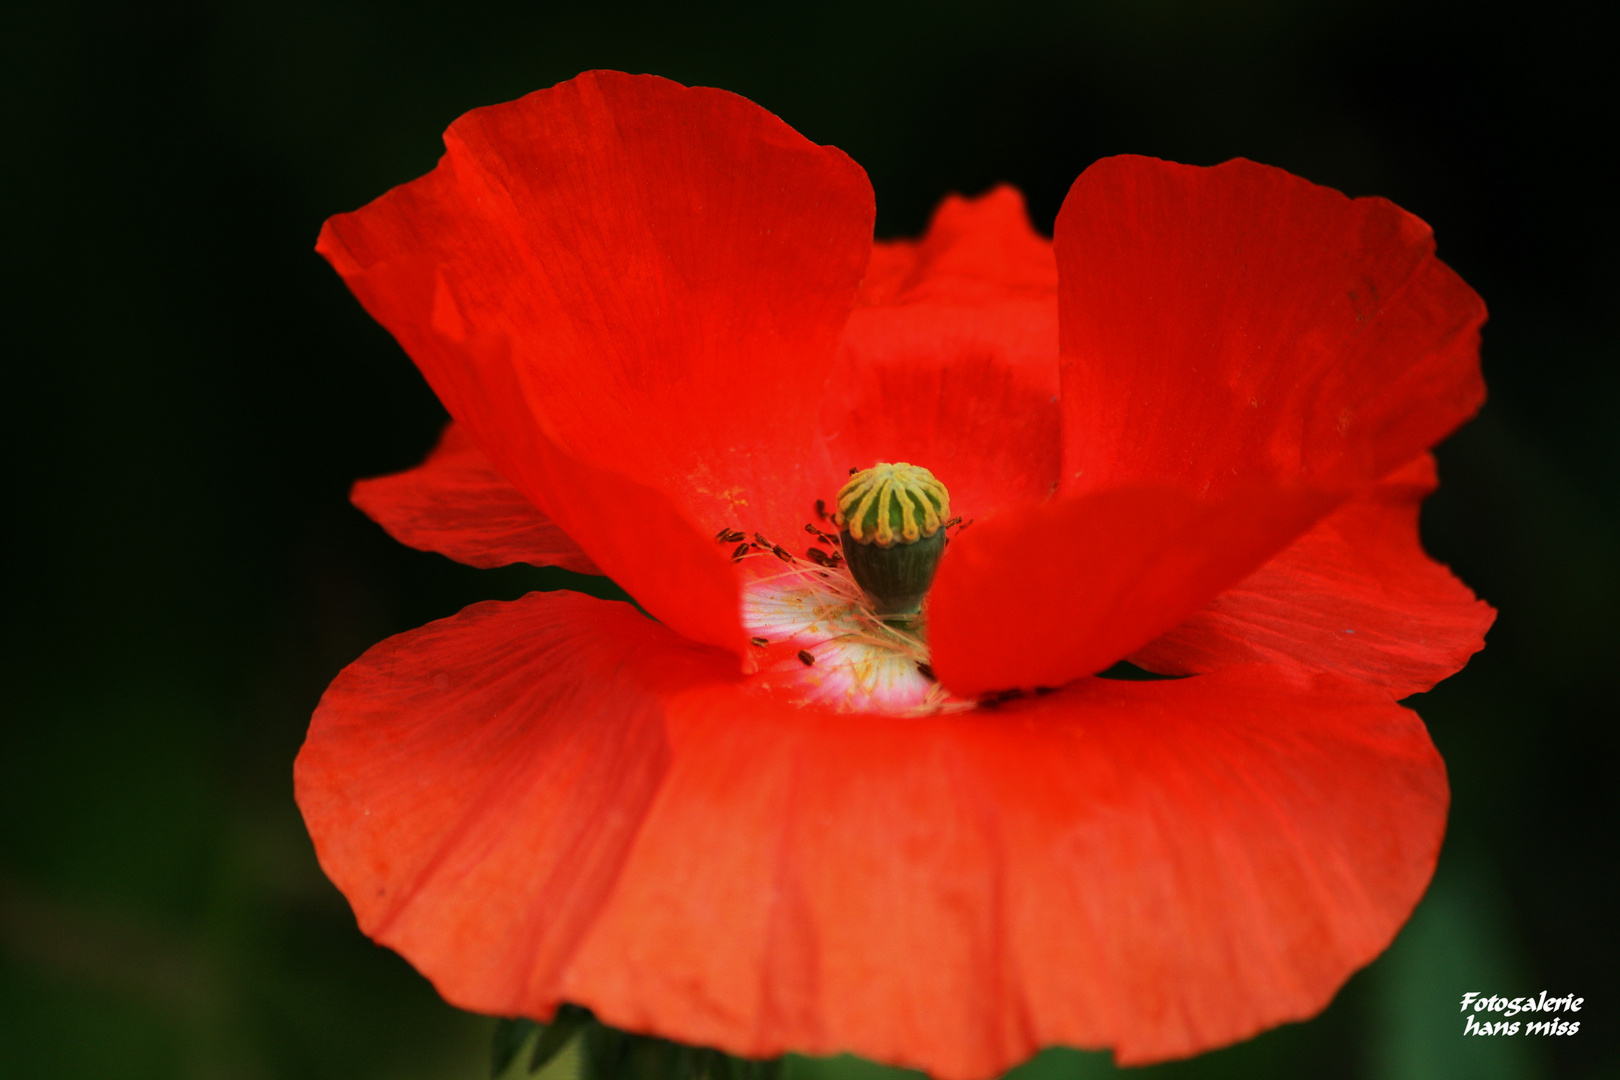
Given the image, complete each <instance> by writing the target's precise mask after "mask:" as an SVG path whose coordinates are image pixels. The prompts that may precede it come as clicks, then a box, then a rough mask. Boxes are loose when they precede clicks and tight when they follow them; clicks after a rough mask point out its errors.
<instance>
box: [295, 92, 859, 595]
mask: <svg viewBox="0 0 1620 1080" xmlns="http://www.w3.org/2000/svg"><path fill="white" fill-rule="evenodd" d="M445 148H446V151H445V156H444V158H443V159H442V160H441V161H440V163H439V166H438V167H437V168H436V169H435V170H434V171H433V172H432V173H430V174H429V175H428V176H426V177H423V178H422V179H420V180H418V181H415V182H413V183H411V184H407V185H405V186H403V187H401V188H398V189H395V190H394V191H393V192H390V193H389V194H388V195H385V196H384V197H383V198H381V199H379V200H377V201H376V202H374V203H372V204H371V205H369V206H367V207H365V208H364V209H362V210H360V211H358V212H356V213H353V214H345V215H339V216H338V217H335V218H333V219H332V220H331V221H329V222H328V223H327V227H326V230H325V233H323V238H322V243H321V245H320V249H321V250H322V251H323V253H326V254H327V255H328V257H329V258H330V259H332V261H333V263H334V265H335V266H337V268H338V269H339V270H340V272H342V273H343V274H344V277H345V278H346V280H348V282H349V284H350V286H351V288H353V289H354V291H355V292H356V294H357V295H358V296H359V297H360V299H361V300H362V302H363V303H365V304H366V306H367V308H368V310H370V311H371V312H372V314H373V315H374V316H375V317H376V318H377V319H378V320H379V321H380V322H382V323H383V324H384V325H385V326H387V327H388V328H389V330H391V331H392V332H393V333H394V335H395V336H396V337H397V338H399V340H400V341H401V343H402V344H403V345H404V346H405V349H406V351H407V352H408V353H410V354H411V356H412V358H413V359H414V360H416V362H417V363H418V365H419V366H421V367H422V369H423V372H424V374H426V375H427V378H428V381H429V383H430V384H432V385H433V387H434V389H435V391H437V392H438V393H439V394H440V397H441V400H443V401H444V402H445V405H446V407H447V408H448V409H449V411H450V412H451V414H452V415H453V416H455V417H456V418H457V419H458V420H459V421H462V422H464V423H467V424H468V425H469V428H470V431H471V434H472V435H473V437H474V438H475V440H476V441H477V443H478V444H479V446H480V447H481V448H483V449H484V450H485V452H486V453H488V454H489V455H490V457H491V459H492V460H493V461H494V462H495V464H496V465H497V467H499V468H500V469H501V471H502V472H503V473H505V474H506V475H507V476H508V477H509V478H511V479H512V480H513V481H514V483H517V484H518V486H519V487H520V488H522V489H523V490H524V492H525V494H528V495H529V496H530V497H531V498H532V499H533V500H534V501H535V502H536V503H537V505H540V506H541V507H542V508H549V509H550V510H551V511H552V512H553V516H555V510H556V507H557V504H559V503H560V502H562V501H563V500H564V499H567V498H570V497H571V496H572V492H571V490H569V489H568V487H567V482H566V478H564V483H563V486H562V487H558V488H543V489H540V490H536V489H535V486H534V484H533V483H532V482H531V481H532V478H531V477H527V476H520V475H518V474H517V473H516V472H514V471H513V470H512V469H510V468H508V463H509V462H511V461H512V459H513V458H515V457H518V456H520V455H518V454H517V453H514V452H512V451H510V450H508V449H505V448H504V447H505V446H507V445H510V444H513V443H519V442H523V441H524V440H525V439H527V438H528V437H529V436H528V435H527V434H526V430H527V429H529V428H534V427H539V428H541V429H543V430H544V432H545V435H546V438H547V439H549V440H550V441H551V442H553V443H554V444H555V445H556V447H557V449H558V450H559V451H561V452H562V453H563V454H564V455H566V456H567V457H569V458H570V459H573V460H575V461H578V462H580V463H582V464H584V465H587V466H590V467H592V468H596V469H600V470H603V471H606V472H610V473H615V474H618V475H620V476H623V477H626V478H628V479H631V480H633V481H634V482H635V483H638V484H641V485H643V486H645V487H647V488H649V489H651V490H652V491H653V492H656V493H657V494H658V495H659V496H661V497H662V498H663V499H665V500H668V502H669V503H670V504H671V505H672V506H673V507H674V508H675V509H676V510H677V511H678V512H679V514H680V515H681V516H683V517H685V518H686V519H687V520H688V521H689V522H691V528H692V529H693V530H694V531H695V532H697V534H698V535H699V536H700V537H707V536H708V535H710V534H712V533H713V532H714V530H715V529H716V528H717V527H718V526H720V525H725V524H732V525H743V526H746V527H748V528H761V529H766V530H787V529H796V528H798V527H799V525H800V524H801V523H802V522H803V520H804V513H805V511H806V510H807V509H808V508H809V504H810V501H811V500H812V499H813V498H814V493H813V492H811V491H810V487H809V481H808V480H807V479H806V478H805V475H804V463H805V462H806V461H807V460H808V459H809V458H810V455H811V451H812V443H813V440H814V434H815V421H816V412H815V411H816V407H817V403H818V402H819V400H820V397H821V390H822V387H823V385H824V383H825V380H826V370H827V367H828V364H829V362H830V360H831V358H832V355H833V351H834V349H835V347H836V345H837V341H838V335H839V333H840V331H841V329H842V327H843V324H844V321H845V319H846V318H847V316H848V313H849V310H850V308H851V307H852V306H853V304H854V299H855V291H856V286H857V284H858V282H859V281H860V278H861V274H862V272H863V271H864V269H865V267H866V263H867V260H868V256H869V252H870V246H871V236H872V220H873V213H874V210H873V199H872V191H871V186H870V184H869V183H868V182H867V179H866V175H865V173H863V172H862V171H861V169H860V167H859V166H857V165H856V164H855V163H854V162H852V161H851V160H850V159H849V158H848V157H847V156H846V155H844V154H843V153H842V152H841V151H838V150H836V149H833V148H829V147H821V146H816V145H815V144H813V143H811V142H809V141H808V140H806V139H804V138H803V137H802V136H800V135H799V134H797V133H796V132H794V131H793V130H792V129H791V128H789V127H788V126H787V125H786V124H784V123H783V122H782V121H781V120H779V119H778V118H776V117H775V116H772V115H771V114H770V113H768V112H766V111H765V110H763V109H761V108H759V107H758V106H757V105H754V104H753V103H751V102H749V101H747V100H746V99H744V98H741V97H738V96H736V95H734V94H729V93H726V92H724V91H719V90H712V89H705V88H691V89H689V88H686V87H682V86H680V85H679V84H676V83H672V82H669V81H668V80H664V79H659V78H655V77H652V76H631V75H624V74H620V73H616V72H590V73H587V74H585V75H581V76H579V77H578V78H576V79H573V80H570V81H568V82H565V83H562V84H560V85H558V86H556V87H553V88H552V89H550V90H543V91H539V92H537V93H534V94H530V95H528V96H527V97H524V98H522V99H520V100H518V101H515V102H512V103H510V104H506V105H500V106H494V107H491V108H485V109H478V110H475V111H473V112H471V113H468V114H467V115H466V116H464V117H462V118H461V119H460V120H458V121H456V123H455V124H453V125H452V126H451V127H450V129H449V130H448V131H447V132H446V133H445ZM407 261H416V262H419V263H423V264H426V265H427V266H430V267H431V268H432V270H433V274H434V278H433V280H434V282H435V288H434V292H433V293H432V295H431V299H428V298H424V297H423V296H422V295H420V292H419V291H418V293H417V295H413V296H409V297H405V296H398V295H393V294H392V293H390V292H388V291H386V290H384V289H382V288H379V287H378V283H377V282H375V281H373V280H371V278H372V277H373V276H374V271H375V270H376V269H378V268H379V267H381V266H384V265H386V264H389V263H394V264H399V263H403V262H407ZM467 328H473V330H472V331H469V330H468V329H467ZM435 333H436V334H437V335H438V336H439V337H441V338H444V339H446V341H447V342H448V344H435V343H433V342H431V341H427V340H426V339H427V338H429V337H430V336H432V335H433V334H435ZM474 338H483V339H489V340H496V339H498V340H501V341H504V342H505V344H506V348H507V355H508V357H509V360H508V363H509V365H510V368H511V378H505V377H500V378H488V377H485V373H483V372H481V371H480V370H479V365H478V364H477V363H476V362H470V360H469V358H468V357H467V356H466V355H465V349H463V348H459V347H458V346H457V345H456V342H458V341H468V340H473V339H474ZM514 389H515V390H516V397H515V400H500V401H497V400H494V399H497V398H503V397H506V396H508V395H510V393H511V392H512V390H514ZM559 520H560V519H559ZM608 523H609V524H610V525H611V527H612V528H614V529H617V530H618V531H620V532H621V533H625V534H631V533H634V534H639V535H640V536H641V545H642V556H643V558H644V559H645V560H647V561H655V560H657V559H658V558H659V557H660V553H661V549H662V547H663V545H664V542H665V540H664V538H663V537H661V536H659V535H657V534H656V533H651V532H650V531H649V530H646V529H645V528H643V527H642V524H641V523H640V522H638V521H637V519H636V517H635V515H634V513H633V512H629V511H618V512H613V511H611V509H610V510H609V519H608ZM569 531H570V533H571V534H572V535H573V536H574V538H575V539H576V540H577V541H578V542H579V543H580V544H581V546H582V547H584V548H585V550H586V551H588V552H589V553H590V554H591V556H592V558H593V559H595V560H596V561H597V562H598V564H600V565H603V567H604V568H605V569H606V568H608V567H607V564H606V562H605V560H604V558H603V556H602V555H601V554H600V553H599V552H598V551H597V550H596V548H595V547H594V546H593V544H594V543H595V540H596V538H595V537H593V536H591V535H587V534H585V533H582V532H579V531H577V530H574V529H572V528H570V529H569ZM623 584H625V587H626V588H627V589H628V588H631V586H630V584H629V583H628V582H624V583H623ZM635 595H636V596H637V598H638V599H639V600H641V601H642V602H643V603H644V604H648V607H649V610H652V608H653V605H652V604H650V603H648V600H649V598H647V597H644V596H642V595H641V594H640V593H636V594H635ZM660 617H662V613H660Z"/></svg>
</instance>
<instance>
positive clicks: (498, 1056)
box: [489, 1017, 540, 1077]
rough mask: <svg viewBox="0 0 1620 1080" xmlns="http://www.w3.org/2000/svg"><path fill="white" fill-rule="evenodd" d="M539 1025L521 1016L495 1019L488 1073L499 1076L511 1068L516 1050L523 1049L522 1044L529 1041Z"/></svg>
mask: <svg viewBox="0 0 1620 1080" xmlns="http://www.w3.org/2000/svg"><path fill="white" fill-rule="evenodd" d="M539 1026H540V1025H539V1024H536V1023H535V1022H534V1021H533V1020H525V1019H523V1018H521V1017H519V1018H518V1019H515V1020H509V1019H507V1018H506V1017H502V1018H501V1019H499V1020H497V1021H495V1038H494V1040H493V1041H492V1042H491V1043H490V1048H489V1075H490V1076H492V1077H496V1076H500V1075H501V1074H502V1073H504V1072H506V1070H507V1069H509V1068H511V1067H512V1062H513V1061H514V1060H516V1059H517V1056H518V1051H519V1050H522V1049H523V1044H524V1043H526V1042H528V1041H529V1037H530V1036H531V1035H533V1034H534V1032H535V1029H536V1028H538V1027H539Z"/></svg>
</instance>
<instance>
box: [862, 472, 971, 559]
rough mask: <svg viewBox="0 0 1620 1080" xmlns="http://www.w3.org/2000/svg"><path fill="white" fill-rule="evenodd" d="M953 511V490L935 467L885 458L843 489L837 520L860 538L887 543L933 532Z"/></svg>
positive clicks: (864, 541)
mask: <svg viewBox="0 0 1620 1080" xmlns="http://www.w3.org/2000/svg"><path fill="white" fill-rule="evenodd" d="M950 512H951V496H950V493H949V492H948V491H946V490H945V485H944V484H942V483H940V482H939V481H938V480H936V479H934V474H933V473H931V472H929V471H928V470H927V469H924V468H922V467H921V466H919V465H909V464H907V463H906V462H904V461H897V462H894V463H893V464H890V463H889V462H887V461H880V462H878V463H877V464H876V465H874V466H872V467H871V468H870V469H863V470H861V471H860V472H858V473H856V474H855V475H854V476H851V477H850V478H849V482H848V483H847V484H845V485H844V486H843V487H842V488H840V489H839V491H838V512H837V513H836V514H834V515H833V521H834V522H835V523H837V525H838V527H839V528H841V529H848V530H849V535H850V537H851V538H852V539H853V540H855V542H856V543H860V544H876V545H877V546H878V547H885V548H886V547H891V546H893V545H894V544H911V543H915V542H916V541H918V540H920V539H922V538H923V537H925V536H933V535H934V534H935V533H937V532H938V531H939V529H940V525H941V524H942V523H943V522H944V521H945V519H946V517H947V516H948V515H949V514H950Z"/></svg>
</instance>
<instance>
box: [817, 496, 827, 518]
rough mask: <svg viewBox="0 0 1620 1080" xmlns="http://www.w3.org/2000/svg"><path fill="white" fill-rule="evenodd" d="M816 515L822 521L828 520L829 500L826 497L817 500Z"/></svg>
mask: <svg viewBox="0 0 1620 1080" xmlns="http://www.w3.org/2000/svg"><path fill="white" fill-rule="evenodd" d="M816 517H818V518H820V519H821V520H822V521H826V520H827V501H826V500H825V499H817V500H816Z"/></svg>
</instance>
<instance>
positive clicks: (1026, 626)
mask: <svg viewBox="0 0 1620 1080" xmlns="http://www.w3.org/2000/svg"><path fill="white" fill-rule="evenodd" d="M1056 251H1057V260H1058V270H1059V305H1060V330H1061V347H1062V353H1063V362H1062V380H1063V395H1062V408H1063V467H1062V481H1061V485H1062V486H1061V488H1060V492H1061V494H1063V495H1064V496H1066V501H1065V502H1064V503H1062V504H1056V505H1054V506H1052V507H1046V508H1026V509H1024V510H1020V511H1018V512H1016V513H1015V514H1014V515H1007V516H1005V517H1004V518H1003V520H1002V521H1001V522H999V523H998V524H997V528H996V529H994V530H987V531H986V532H984V533H981V534H979V535H977V536H975V535H973V534H972V533H968V534H965V535H964V536H963V537H962V538H961V539H960V540H959V541H958V542H957V544H956V545H954V546H953V551H952V552H951V553H950V554H949V555H948V556H947V558H946V560H945V561H944V563H943V564H942V566H941V569H940V576H939V581H938V584H937V585H936V587H935V591H934V597H933V608H932V614H931V616H930V618H931V630H930V633H931V634H932V635H933V638H934V641H935V651H936V660H937V664H936V668H937V670H938V671H939V672H940V675H941V677H942V678H943V679H945V680H946V681H947V682H948V683H949V684H950V685H951V686H952V687H953V688H954V689H959V690H961V691H963V692H971V691H976V690H982V689H989V688H994V687H1000V686H1016V685H1025V686H1027V685H1030V683H1031V682H1032V681H1036V680H1041V681H1045V682H1047V683H1058V682H1062V681H1064V680H1065V679H1067V678H1073V677H1075V676H1078V675H1083V674H1086V673H1089V672H1093V671H1097V670H1100V669H1101V668H1103V667H1106V666H1107V665H1108V664H1110V663H1112V662H1113V661H1115V660H1118V659H1120V658H1122V657H1124V656H1127V655H1129V654H1130V653H1132V652H1133V651H1135V650H1136V649H1138V648H1140V647H1141V646H1143V645H1145V644H1147V642H1148V641H1150V640H1152V639H1153V638H1154V637H1156V636H1157V635H1158V634H1160V633H1163V632H1165V631H1167V630H1169V629H1171V628H1172V627H1174V626H1176V625H1177V624H1178V623H1180V622H1182V621H1183V620H1185V619H1186V618H1187V617H1188V616H1190V615H1191V614H1192V613H1193V612H1195V611H1197V610H1198V609H1199V608H1200V607H1202V606H1203V605H1205V604H1206V603H1208V602H1209V601H1210V600H1211V599H1213V598H1214V597H1215V596H1216V595H1217V594H1218V593H1220V592H1222V591H1223V590H1225V589H1226V588H1228V587H1229V586H1231V585H1233V584H1235V583H1237V582H1238V581H1240V580H1241V579H1242V578H1244V577H1246V576H1247V575H1248V574H1250V573H1251V572H1253V571H1254V570H1256V569H1257V568H1258V567H1259V566H1260V565H1261V564H1262V563H1264V562H1265V561H1266V560H1267V559H1268V558H1269V557H1271V556H1272V555H1274V554H1275V553H1277V552H1278V551H1281V550H1282V549H1283V548H1285V547H1286V546H1288V544H1290V543H1291V542H1292V541H1293V540H1294V539H1295V538H1296V537H1298V536H1299V535H1300V534H1301V533H1303V532H1304V531H1305V530H1306V529H1307V528H1309V527H1310V525H1311V524H1313V523H1314V522H1315V521H1316V520H1318V519H1319V518H1321V517H1322V516H1323V515H1325V514H1326V513H1328V512H1330V511H1331V510H1332V509H1333V508H1334V507H1335V506H1337V505H1338V504H1339V503H1341V502H1342V501H1343V500H1344V499H1346V498H1348V497H1349V496H1351V495H1352V494H1353V493H1354V492H1356V491H1358V490H1360V489H1363V488H1365V487H1366V486H1368V485H1370V484H1372V483H1374V482H1375V481H1377V480H1378V479H1379V478H1380V477H1382V476H1384V475H1385V474H1387V473H1389V472H1390V471H1391V470H1393V469H1395V468H1397V467H1399V466H1400V465H1402V464H1403V463H1405V462H1407V461H1410V460H1411V459H1412V458H1413V457H1414V456H1416V455H1417V454H1419V453H1421V452H1422V451H1423V450H1425V449H1427V448H1428V447H1429V446H1431V445H1432V444H1433V443H1434V442H1436V441H1437V440H1438V439H1440V438H1441V437H1442V436H1444V435H1445V434H1446V433H1447V432H1449V431H1450V430H1451V429H1452V428H1454V427H1456V426H1457V425H1458V424H1459V423H1461V422H1462V421H1463V420H1464V419H1466V418H1467V417H1468V416H1470V415H1471V414H1472V413H1473V412H1474V411H1475V410H1476V409H1477V408H1478V406H1479V403H1480V401H1481V400H1482V398H1483V394H1484V386H1483V383H1482V382H1481V380H1480V375H1479V356H1478V344H1479V326H1480V324H1481V322H1482V321H1483V320H1484V317H1485V310H1484V306H1483V304H1481V302H1480V300H1479V297H1478V296H1476V295H1475V294H1474V293H1473V291H1472V290H1470V289H1469V288H1468V287H1467V285H1465V284H1463V282H1462V280H1461V279H1460V278H1458V277H1457V275H1456V274H1454V273H1453V272H1452V271H1451V270H1450V269H1448V268H1447V267H1446V266H1445V265H1444V264H1443V263H1441V262H1440V261H1439V260H1438V259H1436V258H1435V257H1434V242H1433V237H1432V236H1431V234H1430V232H1429V229H1428V227H1427V226H1426V225H1424V224H1423V223H1422V222H1421V221H1419V220H1418V219H1417V218H1415V217H1413V216H1411V215H1410V214H1407V213H1405V212H1404V211H1402V210H1400V209H1399V208H1398V207H1395V206H1394V205H1392V204H1390V203H1388V202H1386V201H1384V200H1382V199H1355V200H1351V199H1347V198H1346V197H1345V196H1343V195H1341V194H1339V193H1338V192H1335V191H1332V190H1330V189H1327V188H1322V187H1317V186H1315V185H1313V184H1310V183H1308V182H1306V181H1304V180H1301V179H1299V178H1298V177H1294V176H1290V175H1289V174H1287V173H1285V172H1283V171H1282V170H1280V169H1273V168H1268V167H1266V166H1262V165H1256V164H1254V163H1252V162H1247V161H1232V162H1228V163H1227V164H1225V165H1221V166H1217V167H1215V168H1211V169H1199V168H1193V167H1190V166H1183V165H1174V164H1171V163H1169V162H1163V161H1157V160H1154V159H1151V158H1137V157H1120V158H1109V159H1105V160H1103V161H1100V162H1098V163H1096V164H1095V165H1093V166H1092V167H1091V168H1089V169H1087V170H1086V172H1085V173H1084V174H1083V175H1082V176H1081V177H1080V179H1079V180H1077V181H1076V182H1075V185H1074V188H1073V189H1072V190H1071V191H1070V192H1069V197H1068V198H1067V199H1066V200H1065V202H1064V205H1063V210H1062V212H1061V213H1060V214H1059V215H1058V224H1057V235H1056ZM1143 485H1151V486H1153V487H1154V488H1155V489H1158V494H1156V495H1153V496H1151V497H1149V496H1146V495H1144V494H1142V492H1141V490H1140V489H1141V487H1142V486H1143ZM1169 489H1174V490H1175V491H1179V492H1180V493H1181V494H1179V495H1176V494H1172V493H1171V491H1170V490H1169ZM1133 490H1134V491H1135V492H1136V493H1135V494H1128V493H1127V492H1128V491H1133ZM1177 507H1179V509H1177ZM1035 562H1044V563H1046V564H1048V565H1040V566H1033V565H1031V564H1032V563H1035ZM1065 612H1072V613H1074V616H1073V617H1072V618H1069V619H1065V617H1064V613H1065ZM1101 617H1106V618H1107V621H1106V623H1097V622H1093V621H1092V620H1093V619H1097V618H1101Z"/></svg>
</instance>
